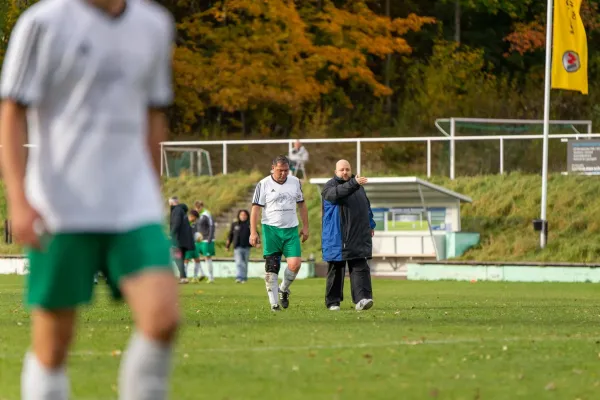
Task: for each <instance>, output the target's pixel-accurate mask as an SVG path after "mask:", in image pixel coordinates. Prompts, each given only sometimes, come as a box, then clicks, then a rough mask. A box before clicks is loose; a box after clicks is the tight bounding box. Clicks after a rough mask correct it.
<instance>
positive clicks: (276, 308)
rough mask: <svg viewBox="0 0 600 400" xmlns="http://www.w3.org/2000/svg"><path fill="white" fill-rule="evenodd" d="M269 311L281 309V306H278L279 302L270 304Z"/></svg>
mask: <svg viewBox="0 0 600 400" xmlns="http://www.w3.org/2000/svg"><path fill="white" fill-rule="evenodd" d="M271 311H281V307H279V304H272V305H271Z"/></svg>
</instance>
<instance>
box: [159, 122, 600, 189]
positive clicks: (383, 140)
mask: <svg viewBox="0 0 600 400" xmlns="http://www.w3.org/2000/svg"><path fill="white" fill-rule="evenodd" d="M543 137H544V136H543V135H493V136H454V135H452V136H428V137H390V138H385V137H384V138H382V137H377V138H339V139H302V143H303V144H304V143H356V173H357V174H359V175H360V173H361V144H362V143H407V142H408V143H423V144H424V145H426V146H427V156H426V157H427V177H431V165H432V162H431V144H432V143H433V142H450V160H449V163H450V179H454V177H455V157H456V151H455V143H456V142H473V141H498V142H499V143H500V150H499V151H500V157H499V159H500V165H499V166H498V167H499V172H500V174H503V173H504V142H505V141H507V140H508V141H512V140H521V141H524V140H542V139H543ZM597 137H600V134H598V133H573V134H550V135H549V138H550V139H551V140H562V141H564V140H568V139H575V140H579V139H583V138H588V139H589V138H597ZM294 142H295V139H270V140H269V139H264V140H206V141H182V142H164V143H162V144H161V147H162V148H163V150H162V151H163V157H161V174H164V162H163V160H164V158H165V157H164V148H165V147H167V146H168V147H177V146H188V147H190V146H193V147H201V146H202V147H205V146H222V147H223V170H222V173H223V174H224V175H226V174H227V147H228V146H233V145H265V144H285V143H287V144H288V147H289V151H291V150H292V147H293V143H294Z"/></svg>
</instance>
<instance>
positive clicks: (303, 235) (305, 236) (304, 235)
mask: <svg viewBox="0 0 600 400" xmlns="http://www.w3.org/2000/svg"><path fill="white" fill-rule="evenodd" d="M300 237H301V238H302V243H304V242H306V241H307V240H308V228H302V231H300Z"/></svg>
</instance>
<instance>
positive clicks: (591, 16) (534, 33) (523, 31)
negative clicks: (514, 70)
mask: <svg viewBox="0 0 600 400" xmlns="http://www.w3.org/2000/svg"><path fill="white" fill-rule="evenodd" d="M580 14H581V19H582V21H583V24H584V26H585V29H586V31H587V33H588V35H589V33H590V32H593V31H596V30H598V28H600V20H599V18H598V5H597V4H596V3H591V2H589V1H584V2H582V3H581V10H580ZM545 24H546V17H545V15H538V16H537V17H536V18H535V19H534V20H533V21H531V22H527V23H522V22H518V23H516V24H515V26H514V31H513V32H512V33H510V34H509V35H508V36H506V38H504V40H505V41H507V42H509V43H510V48H509V54H510V53H513V52H517V53H519V54H520V55H523V54H525V53H530V52H534V51H537V50H540V49H543V48H544V47H545V46H546V25H545ZM509 54H505V56H508V55H509Z"/></svg>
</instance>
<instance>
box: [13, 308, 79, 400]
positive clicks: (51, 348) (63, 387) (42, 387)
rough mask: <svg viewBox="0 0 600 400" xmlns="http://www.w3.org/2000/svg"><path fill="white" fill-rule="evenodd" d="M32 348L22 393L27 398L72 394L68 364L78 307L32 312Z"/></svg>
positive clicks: (60, 397) (64, 399)
mask: <svg viewBox="0 0 600 400" xmlns="http://www.w3.org/2000/svg"><path fill="white" fill-rule="evenodd" d="M31 318H32V336H33V338H32V339H33V349H32V351H29V352H28V353H27V354H26V356H25V363H24V366H23V372H22V376H21V396H22V398H23V399H25V400H37V399H52V400H67V399H68V398H69V392H70V388H69V380H68V378H67V375H66V370H65V364H66V359H67V354H68V351H69V345H70V344H71V341H72V339H73V333H74V330H75V310H52V311H50V310H41V309H36V310H34V311H33V312H32V316H31Z"/></svg>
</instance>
